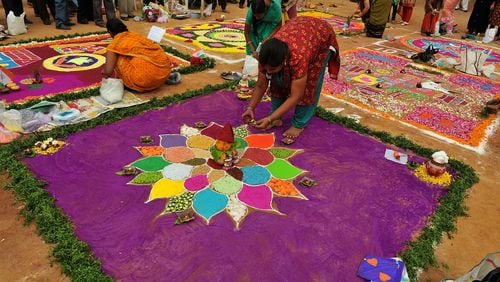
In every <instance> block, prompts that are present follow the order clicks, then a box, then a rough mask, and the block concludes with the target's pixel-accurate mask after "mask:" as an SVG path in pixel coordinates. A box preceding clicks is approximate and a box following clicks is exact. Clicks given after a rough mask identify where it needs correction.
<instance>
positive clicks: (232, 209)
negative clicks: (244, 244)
mask: <svg viewBox="0 0 500 282" xmlns="http://www.w3.org/2000/svg"><path fill="white" fill-rule="evenodd" d="M226 212H227V214H228V215H229V217H231V219H232V220H233V221H234V223H235V225H236V229H239V227H240V224H241V222H242V221H243V219H244V218H245V217H246V216H247V214H248V208H247V206H246V205H245V204H243V203H242V202H241V201H240V200H238V197H237V196H236V195H229V202H228V203H227V207H226Z"/></svg>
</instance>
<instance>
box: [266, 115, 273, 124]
mask: <svg viewBox="0 0 500 282" xmlns="http://www.w3.org/2000/svg"><path fill="white" fill-rule="evenodd" d="M267 120H268V121H269V124H272V123H273V120H272V119H271V116H268V117H267Z"/></svg>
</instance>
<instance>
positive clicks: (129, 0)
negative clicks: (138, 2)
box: [118, 0, 135, 21]
mask: <svg viewBox="0 0 500 282" xmlns="http://www.w3.org/2000/svg"><path fill="white" fill-rule="evenodd" d="M134 6H135V5H134V0H118V8H119V10H120V19H121V20H122V21H128V19H129V18H133V17H134Z"/></svg>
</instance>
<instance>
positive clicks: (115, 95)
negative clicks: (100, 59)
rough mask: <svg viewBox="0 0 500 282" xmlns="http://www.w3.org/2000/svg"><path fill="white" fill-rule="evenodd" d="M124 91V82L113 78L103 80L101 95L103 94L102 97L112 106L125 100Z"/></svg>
mask: <svg viewBox="0 0 500 282" xmlns="http://www.w3.org/2000/svg"><path fill="white" fill-rule="evenodd" d="M123 91H124V87H123V80H121V79H119V78H111V77H110V78H103V79H102V84H101V89H99V93H101V97H102V98H103V99H104V100H106V101H107V102H109V103H110V104H114V103H116V102H119V101H121V100H122V98H123Z"/></svg>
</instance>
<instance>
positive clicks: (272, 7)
mask: <svg viewBox="0 0 500 282" xmlns="http://www.w3.org/2000/svg"><path fill="white" fill-rule="evenodd" d="M280 26H281V6H280V3H279V0H252V4H251V5H250V9H248V12H247V18H246V21H245V40H246V42H247V46H246V53H247V55H250V56H254V57H255V59H258V56H257V55H258V54H257V48H258V47H259V44H261V43H262V42H263V41H264V40H266V39H267V38H269V37H271V36H273V35H274V33H276V31H278V29H279V28H280Z"/></svg>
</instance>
